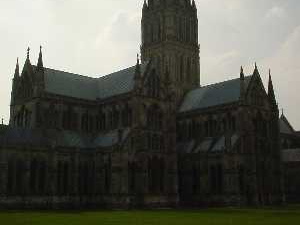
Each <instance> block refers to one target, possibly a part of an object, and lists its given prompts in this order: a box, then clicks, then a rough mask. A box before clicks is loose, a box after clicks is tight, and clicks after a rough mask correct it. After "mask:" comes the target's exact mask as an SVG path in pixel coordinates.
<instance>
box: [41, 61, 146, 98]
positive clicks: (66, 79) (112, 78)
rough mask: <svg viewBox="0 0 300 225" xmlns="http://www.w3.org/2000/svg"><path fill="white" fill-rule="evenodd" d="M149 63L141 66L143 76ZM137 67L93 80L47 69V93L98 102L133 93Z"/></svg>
mask: <svg viewBox="0 0 300 225" xmlns="http://www.w3.org/2000/svg"><path fill="white" fill-rule="evenodd" d="M147 65H148V63H144V64H142V65H141V73H142V76H143V74H144V72H145V71H146V68H147ZM134 73H135V66H132V67H129V68H127V69H124V70H121V71H118V72H115V73H112V74H108V75H106V76H102V77H98V78H93V77H88V76H82V75H78V74H73V73H68V72H64V71H59V70H54V69H49V68H45V69H44V77H45V91H46V92H47V93H51V94H56V95H61V96H67V97H73V98H79V99H84V100H96V99H99V98H100V99H103V98H109V97H112V96H116V95H120V94H125V93H128V92H131V91H132V90H133V88H134Z"/></svg>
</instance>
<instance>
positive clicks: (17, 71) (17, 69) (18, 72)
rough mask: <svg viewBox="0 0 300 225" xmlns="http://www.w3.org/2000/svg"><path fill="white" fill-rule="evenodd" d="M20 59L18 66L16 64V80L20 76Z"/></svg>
mask: <svg viewBox="0 0 300 225" xmlns="http://www.w3.org/2000/svg"><path fill="white" fill-rule="evenodd" d="M19 68H20V67H19V58H17V64H16V69H15V75H14V78H17V77H19V76H20V69H19Z"/></svg>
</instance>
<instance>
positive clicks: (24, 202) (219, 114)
mask: <svg viewBox="0 0 300 225" xmlns="http://www.w3.org/2000/svg"><path fill="white" fill-rule="evenodd" d="M141 23H142V26H141V27H142V43H141V60H140V59H137V62H134V63H133V64H134V65H133V66H132V67H130V68H126V69H124V70H121V71H118V72H114V73H111V74H109V75H106V76H97V77H96V78H95V77H94V78H93V77H88V76H81V75H77V74H72V73H68V72H63V71H59V70H55V69H50V68H47V67H46V66H45V65H44V64H43V57H42V50H41V51H40V54H39V58H38V62H37V64H36V65H33V64H32V63H31V60H30V55H29V50H28V54H27V59H26V62H25V64H24V67H23V69H22V71H19V64H18V63H17V66H16V69H15V74H14V77H13V84H12V93H11V108H10V123H9V125H8V126H4V125H2V126H0V167H1V169H0V206H1V207H6V208H7V207H24V208H30V207H34V208H43V207H45V208H46V207H47V208H57V207H66V208H73V207H74V208H77V207H155V206H208V205H267V204H277V203H280V202H281V201H282V196H283V189H282V187H283V182H282V179H281V177H282V176H281V173H282V170H281V161H280V143H279V142H280V141H279V125H278V118H279V114H278V107H277V103H276V99H275V94H274V90H273V84H272V80H271V75H270V76H269V86H268V89H267V90H266V89H265V88H264V86H263V83H262V80H261V77H260V73H259V70H258V68H257V66H256V65H255V69H254V72H253V73H252V74H251V75H248V76H246V75H244V72H243V69H241V71H240V74H239V73H237V76H236V79H233V80H228V81H224V82H220V83H216V84H212V85H208V86H201V85H200V65H199V44H198V19H197V8H196V4H195V1H192V2H191V1H190V0H148V1H147V2H146V1H145V2H144V6H143V15H142V21H141Z"/></svg>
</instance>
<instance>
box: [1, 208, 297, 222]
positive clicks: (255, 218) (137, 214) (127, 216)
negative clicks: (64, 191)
mask: <svg viewBox="0 0 300 225" xmlns="http://www.w3.org/2000/svg"><path fill="white" fill-rule="evenodd" d="M0 224H1V225H27V224H28V225H96V224H97V225H115V224H121V225H127V224H130V225H140V224H146V225H169V224H170V225H198V224H199V225H235V224H236V225H269V224H270V225H289V224H292V225H298V224H300V207H289V208H286V209H283V208H282V209H280V208H278V209H228V208H224V209H205V210H153V211H150V210H149V211H88V212H72V211H70V212H64V211H61V212H60V211H58V212H56V211H44V212H43V211H42V212H38V211H36V212H35V211H2V212H0Z"/></svg>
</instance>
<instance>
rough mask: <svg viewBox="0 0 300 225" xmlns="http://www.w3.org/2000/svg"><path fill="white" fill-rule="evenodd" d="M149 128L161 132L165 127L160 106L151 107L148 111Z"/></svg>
mask: <svg viewBox="0 0 300 225" xmlns="http://www.w3.org/2000/svg"><path fill="white" fill-rule="evenodd" d="M147 126H148V129H151V130H161V129H162V127H163V113H162V111H161V110H160V108H159V106H158V105H153V106H151V107H150V108H149V109H148V111H147Z"/></svg>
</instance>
